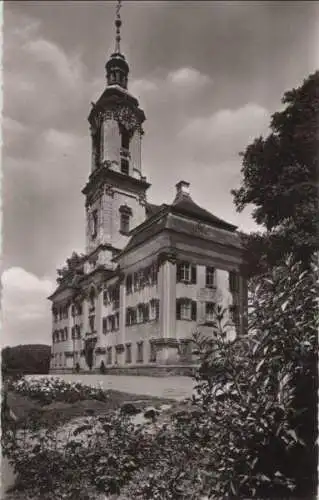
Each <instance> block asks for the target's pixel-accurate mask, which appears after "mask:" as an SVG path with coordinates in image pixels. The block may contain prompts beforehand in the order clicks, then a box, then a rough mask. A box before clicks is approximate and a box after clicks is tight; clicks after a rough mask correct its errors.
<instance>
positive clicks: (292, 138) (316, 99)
mask: <svg viewBox="0 0 319 500" xmlns="http://www.w3.org/2000/svg"><path fill="white" fill-rule="evenodd" d="M282 103H283V104H284V105H285V109H284V110H282V111H279V112H276V113H274V114H273V116H272V119H271V123H270V128H271V133H270V134H269V135H268V137H266V138H263V137H259V138H257V139H256V140H255V141H254V142H253V143H252V144H250V145H249V146H248V147H247V148H246V150H245V152H244V153H241V155H242V158H243V163H242V170H241V172H242V175H243V180H242V185H241V187H240V188H239V189H237V190H232V194H233V195H234V202H235V205H236V207H237V210H238V211H239V212H240V211H242V210H243V209H244V208H245V207H247V206H248V205H250V204H252V205H253V206H254V207H255V208H254V210H253V218H254V220H255V221H256V222H257V224H260V225H261V226H263V227H264V228H265V229H266V234H264V235H262V234H256V235H253V236H252V238H251V239H250V240H249V250H250V254H252V253H255V254H256V253H258V252H262V253H261V254H260V253H259V255H262V254H264V255H266V256H267V259H266V262H267V261H268V262H269V264H270V265H274V264H276V263H278V262H279V261H280V260H281V259H282V258H283V256H284V255H285V254H287V253H294V254H295V255H296V258H297V260H302V261H303V262H306V263H307V262H309V260H310V258H311V255H312V254H313V252H314V251H315V250H316V249H317V228H318V178H317V168H318V160H319V138H318V120H319V71H317V72H316V73H314V74H312V75H310V76H309V77H308V78H307V79H306V80H304V82H303V84H302V85H301V86H300V87H299V88H297V89H293V90H291V91H288V92H286V93H285V94H284V97H283V99H282ZM256 250H257V252H256ZM252 264H254V265H255V266H256V269H259V270H261V269H262V266H258V262H257V260H256V261H253V262H252Z"/></svg>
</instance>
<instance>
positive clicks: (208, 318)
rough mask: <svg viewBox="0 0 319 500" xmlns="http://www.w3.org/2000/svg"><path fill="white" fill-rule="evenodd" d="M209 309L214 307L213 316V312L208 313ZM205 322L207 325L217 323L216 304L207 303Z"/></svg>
mask: <svg viewBox="0 0 319 500" xmlns="http://www.w3.org/2000/svg"><path fill="white" fill-rule="evenodd" d="M209 307H212V315H211V312H210V311H208V309H209ZM205 321H206V322H207V323H212V322H213V321H215V302H205Z"/></svg>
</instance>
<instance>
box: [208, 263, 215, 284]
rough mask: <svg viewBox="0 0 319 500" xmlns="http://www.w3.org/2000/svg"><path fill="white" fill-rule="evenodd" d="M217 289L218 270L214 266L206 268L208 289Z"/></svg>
mask: <svg viewBox="0 0 319 500" xmlns="http://www.w3.org/2000/svg"><path fill="white" fill-rule="evenodd" d="M215 287H216V269H215V267H212V266H206V288H215Z"/></svg>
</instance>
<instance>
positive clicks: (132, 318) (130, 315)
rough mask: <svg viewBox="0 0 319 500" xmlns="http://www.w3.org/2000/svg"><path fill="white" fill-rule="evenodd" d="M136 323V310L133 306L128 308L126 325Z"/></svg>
mask: <svg viewBox="0 0 319 500" xmlns="http://www.w3.org/2000/svg"><path fill="white" fill-rule="evenodd" d="M135 323H136V310H135V309H133V308H132V307H128V308H127V309H126V325H127V326H130V325H134V324H135Z"/></svg>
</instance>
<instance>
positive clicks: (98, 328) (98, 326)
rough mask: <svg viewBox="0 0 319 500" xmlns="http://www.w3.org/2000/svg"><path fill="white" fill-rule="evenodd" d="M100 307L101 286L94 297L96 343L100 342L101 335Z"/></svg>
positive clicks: (101, 300) (101, 299)
mask: <svg viewBox="0 0 319 500" xmlns="http://www.w3.org/2000/svg"><path fill="white" fill-rule="evenodd" d="M102 307H103V291H102V287H99V288H98V296H97V299H96V312H95V325H96V333H97V338H98V343H99V344H100V340H101V337H102V321H103V318H102Z"/></svg>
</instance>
